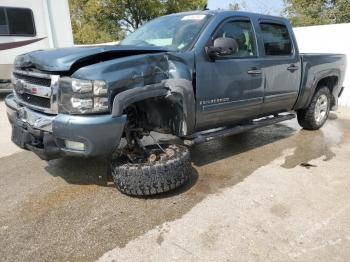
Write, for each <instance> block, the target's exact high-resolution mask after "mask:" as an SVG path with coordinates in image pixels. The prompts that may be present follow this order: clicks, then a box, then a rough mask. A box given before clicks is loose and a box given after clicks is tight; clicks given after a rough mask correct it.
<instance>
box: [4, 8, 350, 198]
mask: <svg viewBox="0 0 350 262" xmlns="http://www.w3.org/2000/svg"><path fill="white" fill-rule="evenodd" d="M345 66H346V58H345V56H344V55H341V54H300V53H299V50H298V46H297V43H296V40H295V37H294V34H293V30H292V28H291V25H290V23H289V22H288V21H287V20H286V19H283V18H279V17H273V16H266V15H258V14H252V13H245V12H233V11H215V12H214V11H203V12H191V13H181V14H173V15H169V16H165V17H161V18H158V19H155V20H153V21H151V22H149V23H147V24H146V25H144V26H143V27H142V28H140V29H138V30H137V31H135V32H134V33H132V34H131V35H129V36H128V37H127V38H126V39H125V40H124V41H122V42H121V43H120V44H119V45H117V46H103V47H101V46H99V47H75V48H64V49H56V50H44V51H42V50H40V51H35V52H31V53H28V54H24V55H20V56H18V57H17V58H16V61H15V68H14V71H13V74H12V83H13V86H14V92H13V94H10V95H9V96H7V98H6V105H7V114H8V117H9V120H10V122H11V124H12V128H13V131H12V140H13V142H14V143H15V144H17V145H18V146H20V147H21V148H24V149H27V150H31V151H33V152H34V153H36V154H37V155H38V156H39V157H41V158H42V159H45V160H50V159H54V158H59V157H63V156H78V157H95V156H99V157H101V156H102V157H106V158H110V159H111V170H112V175H113V178H114V182H115V184H116V187H117V188H118V189H119V190H120V191H122V192H123V193H126V194H128V195H153V194H159V193H162V192H166V191H169V190H172V189H174V188H177V187H179V186H181V185H182V184H184V183H185V182H186V181H187V180H188V178H189V176H190V174H191V172H192V171H191V161H190V154H189V150H188V148H187V147H186V146H184V145H187V146H189V145H193V144H196V143H201V142H206V141H209V140H212V139H215V138H219V137H223V136H228V135H233V134H237V133H240V132H243V131H247V130H251V129H254V128H257V127H263V126H266V125H271V124H274V123H278V122H281V121H284V120H289V119H292V118H294V117H295V116H297V119H298V122H299V124H300V125H301V126H302V127H303V128H304V129H307V130H317V129H319V128H321V127H322V126H323V124H324V123H325V121H326V120H327V117H328V114H329V111H330V110H332V109H336V108H337V105H338V98H339V97H340V95H341V93H342V91H343V87H342V84H343V80H344V72H345ZM152 131H154V132H160V133H165V134H171V135H175V136H177V137H179V138H181V139H182V140H183V141H184V143H180V144H181V145H180V144H167V143H160V142H157V141H155V143H154V145H145V143H144V142H143V137H145V136H149V135H150V132H152ZM121 141H123V143H122V142H121ZM183 144H184V145H183Z"/></svg>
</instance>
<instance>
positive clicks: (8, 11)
mask: <svg viewBox="0 0 350 262" xmlns="http://www.w3.org/2000/svg"><path fill="white" fill-rule="evenodd" d="M0 35H10V36H11V35H13V36H35V25H34V19H33V13H32V10H30V9H26V8H12V7H0Z"/></svg>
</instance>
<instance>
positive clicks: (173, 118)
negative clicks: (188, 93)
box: [125, 95, 185, 136]
mask: <svg viewBox="0 0 350 262" xmlns="http://www.w3.org/2000/svg"><path fill="white" fill-rule="evenodd" d="M125 114H127V115H128V122H130V125H129V126H132V127H133V128H141V129H143V130H144V131H146V132H150V131H157V132H160V133H166V134H173V135H177V136H181V135H183V132H184V122H185V121H184V119H185V118H184V113H183V107H182V100H181V98H180V97H177V96H174V95H172V96H170V97H167V98H165V97H156V98H150V99H145V100H143V101H140V102H136V103H134V104H131V105H129V106H128V107H127V108H126V109H125Z"/></svg>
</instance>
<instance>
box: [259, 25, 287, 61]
mask: <svg viewBox="0 0 350 262" xmlns="http://www.w3.org/2000/svg"><path fill="white" fill-rule="evenodd" d="M260 29H261V33H262V36H263V41H264V48H265V54H266V55H268V56H285V55H291V54H292V53H293V45H292V40H291V38H290V35H289V32H288V29H287V27H286V26H285V25H280V24H272V23H260Z"/></svg>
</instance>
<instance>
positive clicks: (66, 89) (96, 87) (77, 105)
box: [58, 77, 109, 114]
mask: <svg viewBox="0 0 350 262" xmlns="http://www.w3.org/2000/svg"><path fill="white" fill-rule="evenodd" d="M58 97H59V99H58V100H59V102H58V109H59V112H60V113H67V114H92V113H104V112H108V111H109V104H108V92H107V84H106V82H104V81H100V80H95V81H92V80H82V79H75V78H68V77H67V78H61V79H60V83H59V92H58Z"/></svg>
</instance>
